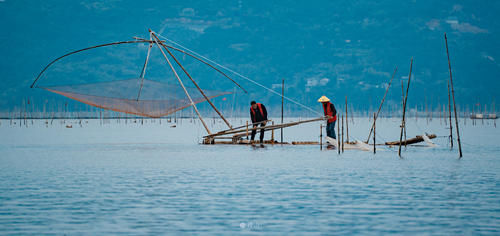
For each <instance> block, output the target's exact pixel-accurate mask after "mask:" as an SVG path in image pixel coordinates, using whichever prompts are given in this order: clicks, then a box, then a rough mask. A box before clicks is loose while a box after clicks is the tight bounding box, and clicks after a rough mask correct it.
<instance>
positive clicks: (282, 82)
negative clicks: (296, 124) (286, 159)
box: [280, 79, 285, 143]
mask: <svg viewBox="0 0 500 236" xmlns="http://www.w3.org/2000/svg"><path fill="white" fill-rule="evenodd" d="M284 97H285V79H282V80H281V124H283V111H284V110H283V104H284ZM280 133H281V143H283V127H281V132H280Z"/></svg>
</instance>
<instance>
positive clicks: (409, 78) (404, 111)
mask: <svg viewBox="0 0 500 236" xmlns="http://www.w3.org/2000/svg"><path fill="white" fill-rule="evenodd" d="M412 67H413V57H412V58H411V61H410V73H409V75H408V85H407V86H406V93H405V99H404V100H403V119H402V122H401V135H400V136H399V142H400V143H399V150H398V155H399V157H401V142H402V141H403V129H404V128H405V126H406V123H405V115H406V102H407V101H408V90H409V89H410V81H411V70H412ZM405 145H406V142H405Z"/></svg>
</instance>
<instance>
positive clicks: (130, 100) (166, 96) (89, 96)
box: [41, 79, 230, 117]
mask: <svg viewBox="0 0 500 236" xmlns="http://www.w3.org/2000/svg"><path fill="white" fill-rule="evenodd" d="M140 87H141V79H127V80H119V81H112V82H102V83H93V84H80V85H66V86H51V87H41V88H43V89H45V90H48V91H50V92H53V93H57V94H60V95H63V96H66V97H68V98H71V99H74V100H77V101H80V102H83V103H85V104H89V105H92V106H95V107H99V108H103V109H109V110H113V111H118V112H124V113H129V114H135V115H140V116H147V117H162V116H167V115H169V114H172V113H174V112H176V111H179V110H182V109H184V108H186V107H189V106H191V102H190V101H189V99H188V98H187V96H186V94H185V92H184V90H183V89H182V87H180V86H179V85H170V84H166V83H160V82H156V81H152V80H147V79H144V81H143V85H142V89H141V91H140V97H139V90H140ZM186 89H187V91H188V93H189V95H190V96H191V98H192V99H193V101H194V102H195V103H200V102H204V101H206V99H205V98H204V97H203V96H202V95H201V94H200V92H199V91H198V90H197V89H196V88H186ZM203 92H205V94H206V95H207V97H208V98H214V97H218V96H221V95H225V94H230V92H220V91H210V90H203ZM138 97H139V100H137V98H138Z"/></svg>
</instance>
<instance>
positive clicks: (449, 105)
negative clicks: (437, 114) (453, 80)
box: [448, 80, 453, 148]
mask: <svg viewBox="0 0 500 236" xmlns="http://www.w3.org/2000/svg"><path fill="white" fill-rule="evenodd" d="M450 93H451V91H450V81H449V80H448V118H449V123H450V145H451V148H453V125H452V124H451V95H450Z"/></svg>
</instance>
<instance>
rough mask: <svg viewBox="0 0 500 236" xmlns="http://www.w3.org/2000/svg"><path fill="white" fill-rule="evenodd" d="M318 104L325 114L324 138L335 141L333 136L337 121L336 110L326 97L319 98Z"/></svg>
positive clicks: (335, 137)
mask: <svg viewBox="0 0 500 236" xmlns="http://www.w3.org/2000/svg"><path fill="white" fill-rule="evenodd" d="M318 102H321V105H323V111H324V112H325V116H326V117H327V118H328V120H327V121H326V124H327V125H326V136H328V137H330V138H334V139H337V136H336V135H335V122H336V121H337V110H336V109H335V106H334V105H333V104H332V103H331V102H330V99H328V98H327V97H326V96H322V97H320V98H319V99H318Z"/></svg>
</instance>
